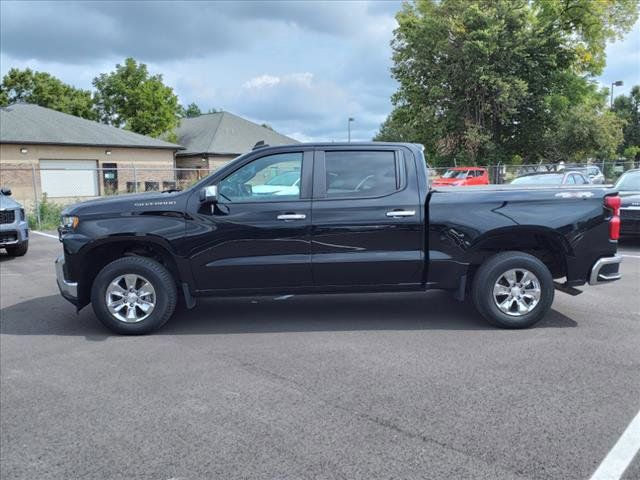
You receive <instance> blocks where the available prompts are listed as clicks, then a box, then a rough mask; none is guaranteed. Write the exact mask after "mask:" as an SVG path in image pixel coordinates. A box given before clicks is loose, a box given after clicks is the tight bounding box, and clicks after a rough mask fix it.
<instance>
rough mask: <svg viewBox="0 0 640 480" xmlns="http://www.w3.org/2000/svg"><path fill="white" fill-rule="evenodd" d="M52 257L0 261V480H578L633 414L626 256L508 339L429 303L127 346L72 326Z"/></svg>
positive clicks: (38, 247) (245, 323) (38, 242)
mask: <svg viewBox="0 0 640 480" xmlns="http://www.w3.org/2000/svg"><path fill="white" fill-rule="evenodd" d="M60 250H61V247H60V244H59V243H58V241H57V240H55V239H52V238H47V237H41V236H36V235H34V236H33V238H32V241H31V249H30V251H29V253H28V254H27V256H26V257H24V258H17V259H9V258H8V257H6V256H5V255H4V253H2V257H1V258H0V274H1V275H0V279H1V286H0V288H1V289H0V307H1V314H0V325H1V336H0V367H1V368H0V374H1V387H2V388H1V394H0V395H1V396H0V402H1V403H0V420H1V445H0V446H1V449H0V451H1V452H0V453H1V458H0V477H1V478H3V479H48V478H51V479H72V478H95V479H112V478H113V479H120V478H122V479H125V478H126V479H132V478H141V479H143V478H144V479H146V478H148V479H163V480H165V479H182V480H186V479H205V478H221V479H236V478H238V479H239V478H260V479H262V478H266V479H289V478H291V479H298V478H323V479H324V478H326V479H333V478H344V479H374V478H399V479H400V478H447V479H449V478H452V479H458V478H469V479H480V478H492V479H493V478H501V479H502V478H535V479H538V478H539V479H585V478H589V477H590V476H591V475H592V473H593V472H594V471H595V470H596V468H597V467H598V465H599V464H600V462H601V461H602V459H603V458H605V457H606V456H607V454H608V452H609V451H610V450H611V448H612V447H613V445H614V444H615V443H616V441H617V440H618V438H619V437H620V435H621V434H622V432H623V431H624V430H625V428H626V427H627V425H628V424H629V422H630V421H631V420H632V419H633V418H634V417H635V415H636V414H637V412H638V410H639V409H640V242H636V243H625V244H624V246H623V248H622V249H621V250H622V253H623V254H625V255H627V256H628V257H627V258H625V261H624V263H623V266H622V272H623V274H624V279H623V280H622V281H620V282H617V283H615V284H611V285H606V286H601V287H597V288H595V287H592V288H587V289H585V292H584V293H583V294H582V295H580V296H578V297H570V296H567V295H565V294H561V293H558V294H557V296H556V301H555V304H554V309H553V311H552V312H551V313H550V314H549V315H548V317H547V318H546V319H545V320H544V321H543V322H542V323H540V324H539V325H538V326H536V327H535V328H532V329H529V330H524V331H506V330H497V329H494V328H491V327H489V326H487V325H486V324H485V323H484V321H483V320H482V319H481V318H479V317H478V315H477V314H476V313H475V312H474V311H473V309H472V308H471V307H470V306H468V305H465V304H460V303H458V302H456V301H454V300H453V299H451V297H450V296H449V295H448V294H445V293H441V292H429V293H426V294H395V295H361V296H347V295H341V296H323V297H293V298H288V299H273V298H241V299H222V300H219V299H209V300H205V301H201V302H200V304H199V306H198V307H197V308H196V309H195V310H192V311H181V312H178V314H177V315H176V316H175V317H174V318H173V319H172V320H171V321H170V323H169V324H167V325H166V327H165V328H164V329H163V330H162V331H160V332H158V333H157V334H154V335H151V336H145V337H120V336H115V335H113V334H111V333H109V332H108V331H107V330H106V329H105V328H103V327H102V326H101V325H100V324H99V322H98V321H97V320H96V318H95V317H94V315H93V312H92V311H91V309H90V308H86V309H84V310H83V311H82V312H80V314H79V315H76V313H75V310H74V308H73V307H72V306H71V305H70V304H69V303H67V302H66V301H65V300H63V299H62V298H61V297H60V296H59V295H58V292H57V288H56V285H55V276H54V271H53V263H52V261H53V259H54V257H55V256H56V255H57V254H58V252H59V251H60ZM624 478H626V479H640V458H638V456H636V458H635V460H634V461H633V462H632V464H631V465H630V466H629V468H628V469H627V470H626V472H625V474H624Z"/></svg>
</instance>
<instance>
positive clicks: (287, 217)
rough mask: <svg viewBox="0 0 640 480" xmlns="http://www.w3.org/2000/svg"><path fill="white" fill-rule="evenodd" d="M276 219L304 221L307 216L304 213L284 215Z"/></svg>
mask: <svg viewBox="0 0 640 480" xmlns="http://www.w3.org/2000/svg"><path fill="white" fill-rule="evenodd" d="M277 218H278V220H304V219H305V218H307V216H306V215H305V214H304V213H284V214H282V215H278V217H277Z"/></svg>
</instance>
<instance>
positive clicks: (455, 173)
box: [442, 170, 467, 178]
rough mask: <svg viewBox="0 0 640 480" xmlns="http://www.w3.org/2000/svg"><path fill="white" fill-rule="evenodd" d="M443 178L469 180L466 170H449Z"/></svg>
mask: <svg viewBox="0 0 640 480" xmlns="http://www.w3.org/2000/svg"><path fill="white" fill-rule="evenodd" d="M442 178H467V171H466V170H447V171H446V172H445V173H444V175H442Z"/></svg>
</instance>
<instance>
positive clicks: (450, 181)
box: [433, 167, 489, 187]
mask: <svg viewBox="0 0 640 480" xmlns="http://www.w3.org/2000/svg"><path fill="white" fill-rule="evenodd" d="M467 185H489V172H487V169H486V168H480V167H454V168H450V169H449V170H447V171H446V172H445V173H444V175H442V176H441V177H439V178H436V179H435V180H434V181H433V186H434V187H464V186H467Z"/></svg>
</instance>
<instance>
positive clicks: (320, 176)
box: [311, 149, 424, 287]
mask: <svg viewBox="0 0 640 480" xmlns="http://www.w3.org/2000/svg"><path fill="white" fill-rule="evenodd" d="M378 153H379V152H372V151H355V150H350V151H332V150H329V149H327V151H326V152H317V155H316V157H317V158H316V160H317V161H316V165H315V179H314V188H317V192H318V193H317V195H315V196H314V202H313V228H312V246H311V248H312V264H313V278H314V283H315V285H316V286H318V287H326V286H333V285H343V286H358V285H397V284H410V283H419V282H420V281H421V278H422V273H423V272H422V268H423V253H422V252H423V249H422V242H423V238H424V237H423V229H422V219H423V218H422V217H423V212H422V207H421V204H420V201H419V195H418V193H417V191H418V190H417V178H416V171H415V164H414V163H413V159H410V160H411V161H407V160H405V158H404V156H402V154H401V153H400V152H398V151H394V150H386V151H385V154H382V155H378ZM374 155H375V156H376V157H377V158H373V156H374ZM394 167H395V170H393V168H394ZM392 171H393V178H390V177H391V175H392ZM390 182H392V183H390ZM376 195H379V196H376ZM362 197H369V198H362Z"/></svg>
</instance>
